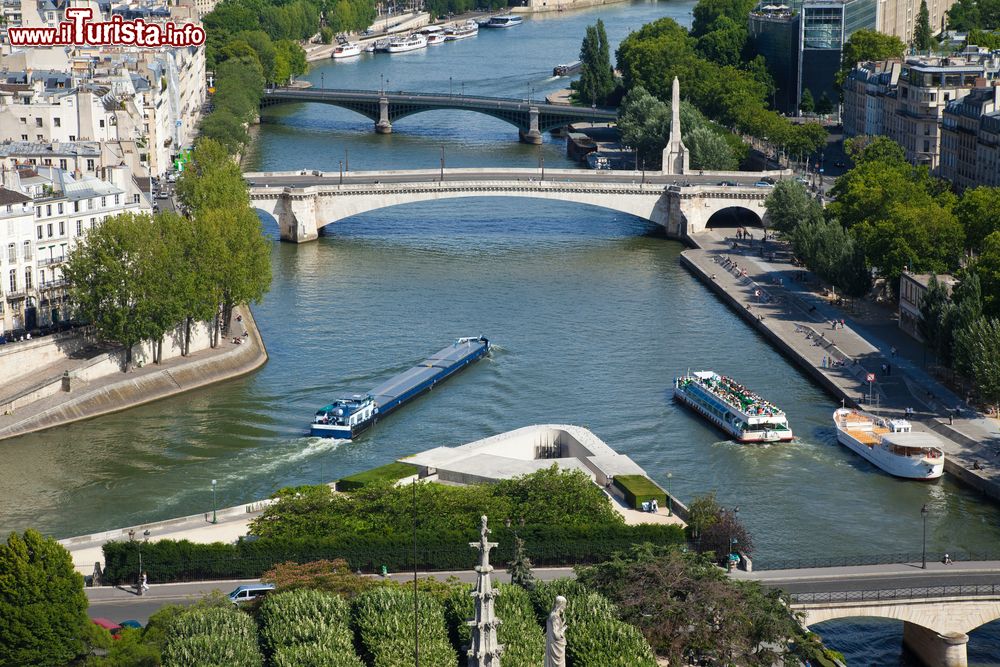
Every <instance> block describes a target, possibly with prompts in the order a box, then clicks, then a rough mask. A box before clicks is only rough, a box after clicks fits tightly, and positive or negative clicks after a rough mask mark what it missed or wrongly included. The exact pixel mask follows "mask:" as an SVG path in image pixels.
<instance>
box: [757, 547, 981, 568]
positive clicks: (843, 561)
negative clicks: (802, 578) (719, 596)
mask: <svg viewBox="0 0 1000 667" xmlns="http://www.w3.org/2000/svg"><path fill="white" fill-rule="evenodd" d="M945 555H947V556H948V557H949V558H950V559H951V560H952V561H955V562H957V561H988V560H1000V553H990V552H988V551H978V552H977V551H949V552H947V553H946V552H943V551H942V552H927V554H926V557H927V562H928V563H933V562H937V563H940V562H942V561H943V560H944V557H945ZM923 559H924V554H923V553H921V552H919V551H917V552H899V553H881V554H862V555H858V554H853V555H845V556H817V557H804V558H802V557H800V558H787V559H766V558H761V559H760V560H758V559H757V558H755V559H754V562H753V567H754V570H803V569H807V568H822V567H851V566H855V565H895V564H900V563H920V562H923Z"/></svg>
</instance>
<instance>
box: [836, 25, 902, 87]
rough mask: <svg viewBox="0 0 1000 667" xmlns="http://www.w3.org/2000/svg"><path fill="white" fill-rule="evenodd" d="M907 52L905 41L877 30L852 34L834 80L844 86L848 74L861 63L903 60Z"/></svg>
mask: <svg viewBox="0 0 1000 667" xmlns="http://www.w3.org/2000/svg"><path fill="white" fill-rule="evenodd" d="M905 52H906V45H905V44H903V40H901V39H900V38H899V37H895V36H893V35H886V34H883V33H881V32H878V31H877V30H867V29H863V30H857V31H855V32H854V33H852V34H851V36H850V37H849V38H848V40H847V42H845V43H844V49H843V52H842V53H841V59H840V71H839V72H837V74H836V76H835V77H834V80H835V82H836V84H837V86H838V87H841V86H843V85H844V81H845V80H846V79H847V74H848V73H849V72H850V71H851V70H852V69H854V68H855V66H857V64H858V63H860V62H866V61H869V60H886V59H888V58H902V57H903V54H904V53H905Z"/></svg>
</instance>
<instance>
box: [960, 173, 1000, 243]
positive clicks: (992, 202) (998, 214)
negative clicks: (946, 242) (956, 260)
mask: <svg viewBox="0 0 1000 667" xmlns="http://www.w3.org/2000/svg"><path fill="white" fill-rule="evenodd" d="M955 215H956V217H957V218H958V221H959V223H961V225H962V227H963V229H965V245H966V247H967V248H968V249H969V250H972V251H973V252H976V253H978V252H981V251H982V248H983V241H984V240H985V239H986V237H987V236H989V235H990V234H992V233H993V232H998V231H1000V188H991V187H987V186H985V185H983V186H980V187H978V188H971V189H968V190H966V191H965V192H963V193H962V199H961V200H960V201H959V202H958V204H957V205H956V206H955Z"/></svg>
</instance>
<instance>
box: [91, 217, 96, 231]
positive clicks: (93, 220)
mask: <svg viewBox="0 0 1000 667" xmlns="http://www.w3.org/2000/svg"><path fill="white" fill-rule="evenodd" d="M96 220H97V218H91V219H90V228H91V229H93V228H94V222H95V221H96Z"/></svg>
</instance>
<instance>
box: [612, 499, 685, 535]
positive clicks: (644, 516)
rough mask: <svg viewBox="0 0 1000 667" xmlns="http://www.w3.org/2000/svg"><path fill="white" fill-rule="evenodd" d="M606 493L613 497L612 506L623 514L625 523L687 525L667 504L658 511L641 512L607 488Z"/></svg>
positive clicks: (630, 524) (633, 524) (632, 524)
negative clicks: (669, 509)
mask: <svg viewBox="0 0 1000 667" xmlns="http://www.w3.org/2000/svg"><path fill="white" fill-rule="evenodd" d="M604 493H605V495H607V496H608V498H610V499H611V506H612V507H613V508H614V509H615V511H616V512H618V513H619V514H621V515H622V518H623V519H625V523H626V524H628V525H629V526H636V525H639V524H643V523H658V524H664V525H669V524H673V525H675V526H680V527H681V528H683V527H685V526H686V525H687V524H686V523H684V521H683V520H682V519H681V518H680V517H679V516H677V515H676V514H672V513H670V512H669V511H668V508H667V507H665V506H664V507H661V508H659V510H657V511H656V512H640V511H639V510H637V509H632V508H631V507H629V506H628V505H626V504H625V501H623V500H622V499H621V498H620V497H618V496H617V495H615V494H613V493H609V492H608V491H607V490H605V491H604Z"/></svg>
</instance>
